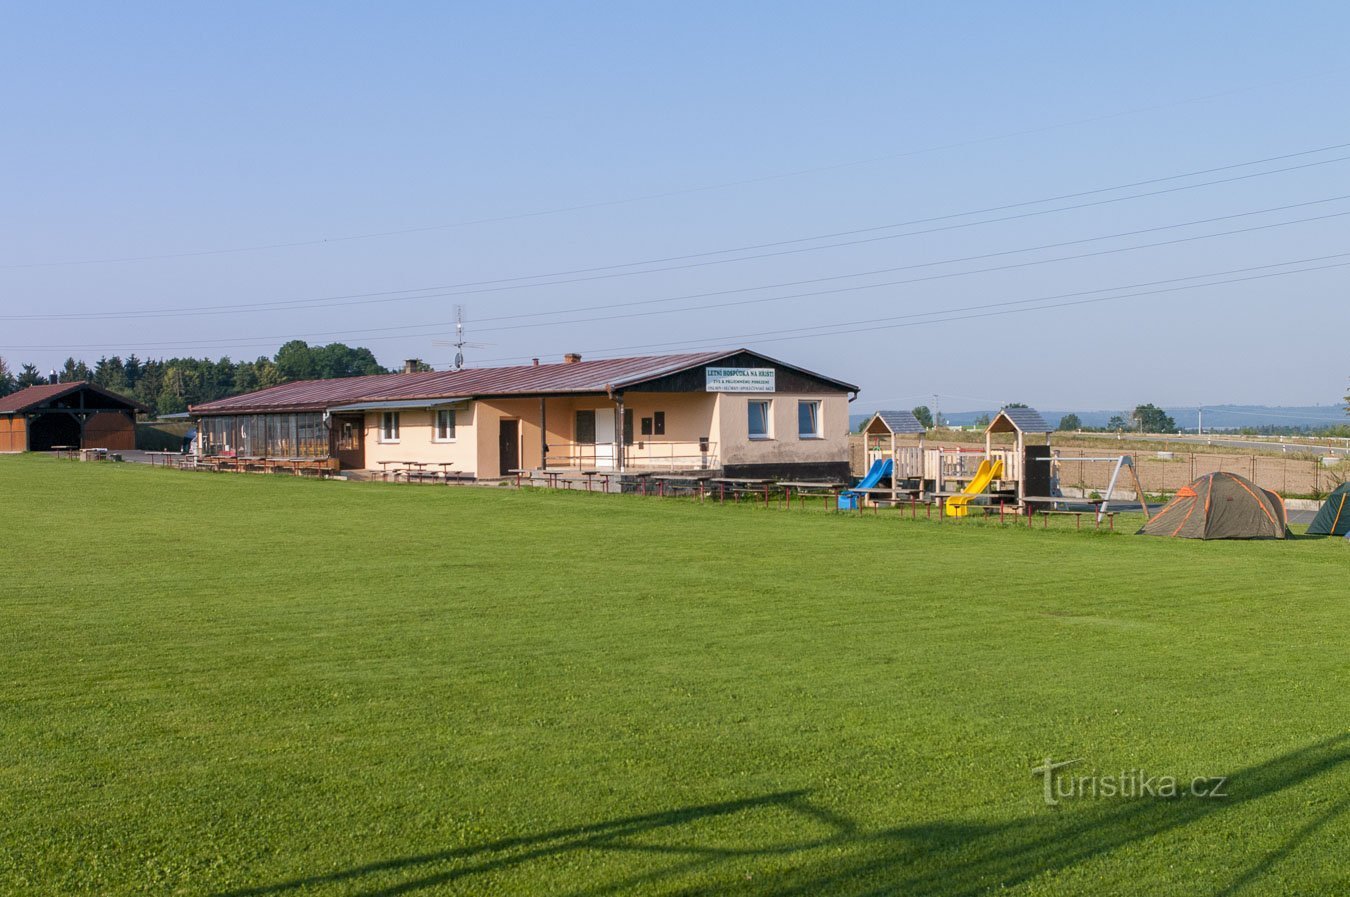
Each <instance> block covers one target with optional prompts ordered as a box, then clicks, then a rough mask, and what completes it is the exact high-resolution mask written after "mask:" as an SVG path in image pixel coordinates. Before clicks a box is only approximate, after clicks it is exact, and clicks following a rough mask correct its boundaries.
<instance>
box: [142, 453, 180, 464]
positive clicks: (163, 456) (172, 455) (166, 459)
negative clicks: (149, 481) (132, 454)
mask: <svg viewBox="0 0 1350 897" xmlns="http://www.w3.org/2000/svg"><path fill="white" fill-rule="evenodd" d="M145 455H146V457H147V458H149V459H150V466H151V467H154V466H155V461H156V459H158V460H159V461H161V462H163V464H164V466H165V467H168V466H169V459H170V458H177V457H179V456H180V455H182V452H170V451H163V450H160V451H153V452H146V453H145Z"/></svg>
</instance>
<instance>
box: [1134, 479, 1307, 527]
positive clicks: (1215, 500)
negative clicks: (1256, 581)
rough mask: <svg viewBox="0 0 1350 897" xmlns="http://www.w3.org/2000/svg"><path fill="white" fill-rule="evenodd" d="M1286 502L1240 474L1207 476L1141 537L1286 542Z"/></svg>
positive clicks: (1182, 494)
mask: <svg viewBox="0 0 1350 897" xmlns="http://www.w3.org/2000/svg"><path fill="white" fill-rule="evenodd" d="M1286 520H1287V519H1286V517H1285V513H1284V500H1283V499H1281V498H1280V497H1279V496H1278V495H1276V494H1275V493H1274V492H1268V491H1266V490H1265V489H1262V488H1261V487H1260V486H1258V485H1256V484H1255V483H1253V482H1252V481H1251V480H1249V479H1247V478H1246V477H1240V476H1238V475H1237V474H1235V473H1225V472H1222V471H1220V472H1219V473H1207V474H1205V475H1204V476H1202V477H1200V478H1199V479H1197V480H1196V481H1195V482H1194V483H1191V484H1190V485H1189V486H1185V487H1183V488H1182V489H1180V490H1179V491H1178V492H1177V494H1176V497H1175V498H1173V499H1172V500H1171V501H1170V502H1168V503H1167V505H1166V506H1165V507H1164V508H1163V509H1162V510H1161V511H1159V512H1158V513H1157V514H1155V515H1154V516H1153V519H1152V520H1150V521H1149V522H1148V523H1146V524H1144V528H1143V529H1141V530H1140V531H1139V535H1146V536H1171V537H1174V538H1177V539H1283V538H1284V537H1285V535H1286V534H1287V532H1288V524H1287V522H1286Z"/></svg>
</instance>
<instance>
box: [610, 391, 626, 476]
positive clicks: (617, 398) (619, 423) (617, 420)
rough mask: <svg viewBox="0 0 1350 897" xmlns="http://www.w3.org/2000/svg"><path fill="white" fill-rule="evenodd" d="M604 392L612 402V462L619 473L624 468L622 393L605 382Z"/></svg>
mask: <svg viewBox="0 0 1350 897" xmlns="http://www.w3.org/2000/svg"><path fill="white" fill-rule="evenodd" d="M605 394H606V395H608V396H609V398H610V400H611V401H613V402H614V463H615V467H616V469H617V470H618V471H619V473H623V469H624V455H625V452H624V444H623V393H621V392H615V391H614V387H612V386H610V385H609V384H608V383H606V384H605Z"/></svg>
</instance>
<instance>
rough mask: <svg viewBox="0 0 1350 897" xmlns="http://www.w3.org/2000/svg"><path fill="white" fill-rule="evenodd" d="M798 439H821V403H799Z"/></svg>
mask: <svg viewBox="0 0 1350 897" xmlns="http://www.w3.org/2000/svg"><path fill="white" fill-rule="evenodd" d="M797 437H798V438H799V439H819V438H820V402H798V403H797Z"/></svg>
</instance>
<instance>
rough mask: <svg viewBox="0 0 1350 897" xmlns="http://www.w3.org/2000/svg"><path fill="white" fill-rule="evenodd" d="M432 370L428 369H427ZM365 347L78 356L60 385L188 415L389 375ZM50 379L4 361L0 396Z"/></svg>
mask: <svg viewBox="0 0 1350 897" xmlns="http://www.w3.org/2000/svg"><path fill="white" fill-rule="evenodd" d="M427 369H428V370H429V368H427ZM387 373H389V371H388V370H387V369H386V368H384V367H381V366H380V363H379V362H378V361H377V360H376V359H375V355H374V354H373V353H372V352H371V351H370V350H369V349H366V348H362V347H357V346H348V345H345V344H343V343H329V344H328V345H326V346H311V345H309V344H308V343H306V342H305V341H304V340H291V341H290V342H288V343H286V344H285V345H283V346H282V347H281V348H280V349H278V350H277V354H276V355H274V356H272V357H271V358H268V357H267V356H259V357H258V358H257V359H255V360H253V361H232V360H231V359H230V358H229V357H225V358H221V359H219V360H216V361H212V360H211V359H210V358H146V359H142V358H138V357H137V356H136V355H135V354H131V355H128V356H127V357H126V358H122V357H120V356H118V355H114V356H112V357H111V358H109V357H103V358H100V359H98V361H96V362H94V364H93V366H90V365H89V364H88V363H86V362H85V361H83V360H77V359H75V358H74V357H70V358H67V359H66V363H65V364H64V365H63V366H62V367H61V369H60V370H58V371H56V376H57V380H58V382H61V383H73V382H77V381H81V380H84V381H88V382H90V383H96V384H98V385H99V386H102V387H104V388H105V389H110V390H112V391H113V392H116V393H121V394H122V395H125V396H130V397H131V398H134V399H137V400H138V401H140V402H141V403H142V404H144V405H146V406H147V407H149V408H151V409H152V410H153V411H154V412H155V413H156V414H176V413H179V412H182V411H187V410H188V406H189V405H197V404H200V403H202V402H211V401H214V400H216V399H223V398H226V397H228V396H234V395H239V394H241V393H246V392H253V391H254V390H258V389H264V388H266V387H268V386H277V385H279V384H281V383H289V382H291V381H293V380H328V379H333V378H336V377H357V376H361V375H364V374H387ZM47 380H48V375H47V374H44V373H42V371H40V370H39V369H38V368H37V366H36V365H32V364H21V365H19V367H18V369H17V370H15V369H13V368H11V367H10V365H9V364H8V363H7V362H6V361H5V359H3V358H0V396H2V395H8V394H9V393H11V392H15V391H16V390H20V389H25V388H27V387H29V386H35V385H37V384H39V383H46V382H47Z"/></svg>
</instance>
